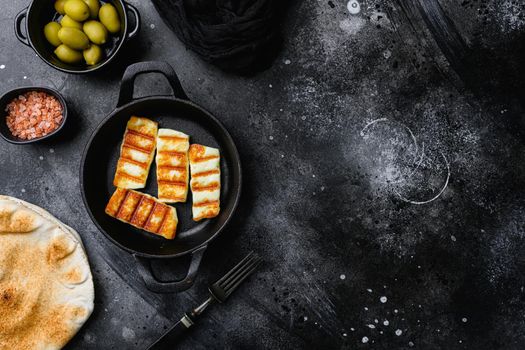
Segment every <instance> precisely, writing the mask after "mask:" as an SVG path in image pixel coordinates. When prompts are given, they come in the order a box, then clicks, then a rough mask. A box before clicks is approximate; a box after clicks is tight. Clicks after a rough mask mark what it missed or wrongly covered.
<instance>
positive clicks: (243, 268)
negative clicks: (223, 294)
mask: <svg viewBox="0 0 525 350" xmlns="http://www.w3.org/2000/svg"><path fill="white" fill-rule="evenodd" d="M258 258H259V257H258V256H257V255H255V254H254V255H252V257H251V258H250V259H248V260H247V261H245V262H244V264H243V266H241V267H239V268H238V269H236V271H235V273H234V274H232V275H230V276H229V277H228V279H227V280H225V281H223V283H221V284H220V287H221V288H222V289H226V288H227V287H228V286H229V285H231V284H232V283H233V282H234V281H235V280H237V278H238V276H240V275H242V274H243V273H244V271H246V270H247V269H249V268H250V267H251V266H252V265H253V264H254V263H255V262H256V261H257V259H258Z"/></svg>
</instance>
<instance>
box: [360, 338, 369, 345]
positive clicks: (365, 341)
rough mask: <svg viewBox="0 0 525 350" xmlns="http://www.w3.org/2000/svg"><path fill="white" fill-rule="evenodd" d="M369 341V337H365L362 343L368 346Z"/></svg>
mask: <svg viewBox="0 0 525 350" xmlns="http://www.w3.org/2000/svg"><path fill="white" fill-rule="evenodd" d="M368 340H369V339H368V337H363V339H361V342H362V343H363V344H366V343H368Z"/></svg>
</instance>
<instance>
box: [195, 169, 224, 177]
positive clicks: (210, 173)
mask: <svg viewBox="0 0 525 350" xmlns="http://www.w3.org/2000/svg"><path fill="white" fill-rule="evenodd" d="M214 174H220V171H219V170H208V171H201V172H200V173H196V174H191V177H193V178H195V177H202V176H208V175H214Z"/></svg>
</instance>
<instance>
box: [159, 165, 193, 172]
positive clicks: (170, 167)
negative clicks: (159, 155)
mask: <svg viewBox="0 0 525 350" xmlns="http://www.w3.org/2000/svg"><path fill="white" fill-rule="evenodd" d="M157 169H169V170H179V171H181V172H186V167H185V166H175V165H158V164H157Z"/></svg>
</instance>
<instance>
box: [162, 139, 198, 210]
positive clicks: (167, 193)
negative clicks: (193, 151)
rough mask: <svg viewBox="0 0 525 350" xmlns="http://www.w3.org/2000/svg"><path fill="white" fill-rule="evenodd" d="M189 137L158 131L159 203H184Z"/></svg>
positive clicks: (187, 175)
mask: <svg viewBox="0 0 525 350" xmlns="http://www.w3.org/2000/svg"><path fill="white" fill-rule="evenodd" d="M189 148H190V137H189V136H188V135H186V134H184V133H182V132H180V131H176V130H171V129H159V133H158V136H157V156H156V158H155V161H156V163H157V183H158V197H159V201H161V202H165V203H174V202H186V198H187V196H188V180H189V161H188V150H189Z"/></svg>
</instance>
